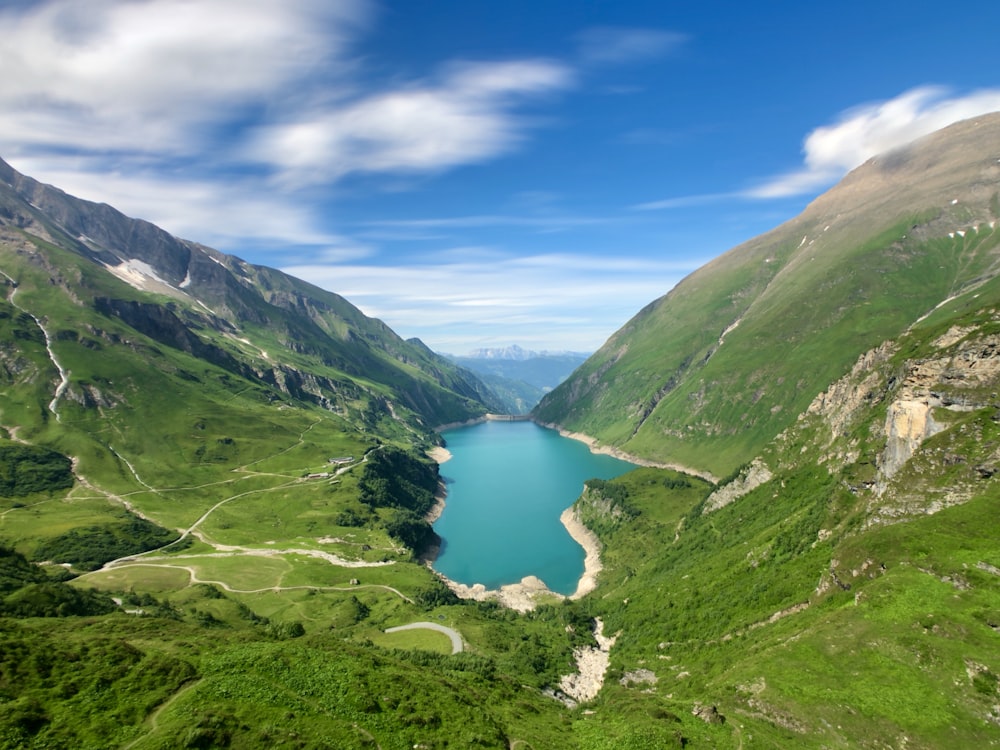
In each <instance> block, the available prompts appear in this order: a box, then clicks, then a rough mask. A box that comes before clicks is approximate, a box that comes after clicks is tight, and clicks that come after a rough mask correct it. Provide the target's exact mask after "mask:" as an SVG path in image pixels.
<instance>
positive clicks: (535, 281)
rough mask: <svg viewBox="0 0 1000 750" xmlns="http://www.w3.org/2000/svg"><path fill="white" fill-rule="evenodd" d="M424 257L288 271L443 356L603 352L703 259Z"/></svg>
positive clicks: (484, 253)
mask: <svg viewBox="0 0 1000 750" xmlns="http://www.w3.org/2000/svg"><path fill="white" fill-rule="evenodd" d="M427 261H428V262H425V263H422V264H408V265H398V264H394V265H393V266H392V267H385V266H379V265H366V264H353V265H352V264H344V265H337V266H329V265H326V264H305V265H297V266H288V267H286V268H284V269H283V270H285V271H286V272H288V273H291V274H293V275H295V276H299V277H301V278H307V279H310V280H311V281H312V282H313V283H315V284H318V285H319V286H322V287H325V288H328V289H331V290H335V291H337V292H338V293H339V294H343V295H344V296H346V297H347V298H348V299H350V300H351V301H352V302H354V303H355V304H357V305H358V306H359V307H361V309H362V310H364V311H365V313H367V314H368V315H372V316H374V317H378V318H381V319H382V320H384V321H385V322H386V323H388V324H389V325H390V326H391V327H392V328H393V329H394V330H396V331H398V332H399V333H400V334H401V335H404V336H414V335H420V336H421V337H422V338H424V340H425V341H426V342H427V343H428V344H430V345H431V346H433V347H434V348H436V349H438V350H441V351H449V352H452V353H456V354H461V353H464V352H466V351H468V350H470V349H472V348H475V347H479V346H498V345H507V344H510V343H514V342H517V343H519V344H521V345H522V346H532V345H537V346H536V348H549V349H569V350H577V351H587V350H593V349H596V348H597V347H598V346H600V345H601V344H602V343H603V342H604V340H605V339H606V338H607V336H608V334H609V332H610V331H612V330H614V329H615V328H617V327H619V326H621V325H622V324H624V323H625V322H626V321H627V320H628V319H629V318H631V317H632V316H633V315H634V314H635V312H636V311H637V310H638V309H639V308H641V307H642V306H643V305H645V304H647V303H648V302H649V301H650V300H652V299H655V298H657V297H659V296H661V295H662V294H664V293H666V292H667V291H668V290H669V289H670V288H672V287H673V286H674V285H675V284H676V283H677V281H679V280H680V279H681V278H682V277H683V276H685V275H686V274H687V273H689V272H690V271H692V270H694V268H695V267H697V266H698V265H700V262H701V261H699V260H688V261H684V262H669V261H656V260H650V259H648V258H639V257H622V256H613V257H612V256H606V257H599V258H595V257H591V256H583V255H575V254H574V255H569V254H537V255H530V256H522V257H516V256H512V255H510V254H508V253H504V252H502V251H499V250H496V249H491V248H455V249H454V251H453V252H448V251H444V252H442V253H440V254H436V255H435V256H434V257H432V258H428V259H427ZM417 321H419V324H417ZM417 326H419V327H417Z"/></svg>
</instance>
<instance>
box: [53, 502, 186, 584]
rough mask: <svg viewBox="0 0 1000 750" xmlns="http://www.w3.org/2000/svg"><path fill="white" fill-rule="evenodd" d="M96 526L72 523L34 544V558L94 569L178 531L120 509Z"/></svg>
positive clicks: (170, 538)
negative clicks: (36, 544) (76, 525)
mask: <svg viewBox="0 0 1000 750" xmlns="http://www.w3.org/2000/svg"><path fill="white" fill-rule="evenodd" d="M108 521H109V523H106V524H102V525H100V526H83V527H75V528H72V529H70V530H69V531H67V532H65V533H63V534H60V535H59V536H56V537H52V538H50V539H47V540H46V541H45V542H43V543H42V544H40V545H39V546H38V547H36V548H35V559H37V560H50V561H52V562H56V563H67V564H70V565H72V566H73V567H75V568H77V569H79V570H96V569H97V568H99V567H101V566H102V565H103V564H104V563H106V562H110V561H111V560H116V559H118V558H119V557H126V556H127V555H136V554H139V553H140V552H146V551H147V550H151V549H157V548H159V547H164V546H166V545H168V544H170V543H171V542H174V541H177V539H179V538H180V537H179V535H178V534H176V533H174V532H172V531H169V530H167V529H164V528H162V527H160V526H157V525H156V524H155V523H151V522H149V521H147V520H145V519H143V518H139V517H138V516H136V515H134V514H132V513H129V512H127V511H122V512H120V513H118V514H117V515H116V516H113V517H110V518H109V519H108Z"/></svg>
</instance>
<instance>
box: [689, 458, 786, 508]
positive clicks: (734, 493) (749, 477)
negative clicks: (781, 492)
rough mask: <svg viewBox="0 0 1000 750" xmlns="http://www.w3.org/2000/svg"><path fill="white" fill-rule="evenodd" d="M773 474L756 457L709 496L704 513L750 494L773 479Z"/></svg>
mask: <svg viewBox="0 0 1000 750" xmlns="http://www.w3.org/2000/svg"><path fill="white" fill-rule="evenodd" d="M773 476H774V474H773V473H771V470H770V469H769V468H767V464H765V463H764V462H763V461H762V460H761V459H760V458H755V459H754V460H753V461H752V462H751V463H750V466H748V467H747V468H746V470H745V471H744V472H743V473H742V474H740V476H738V477H737V478H736V479H734V480H733V481H732V482H729V483H728V484H726V485H724V486H722V487H720V488H719V489H717V490H716V491H715V492H713V493H712V494H711V495H709V496H708V500H706V501H705V507H704V509H703V510H702V513H711V512H712V511H715V510H718V509H719V508H724V507H726V506H727V505H729V504H730V503H732V502H735V501H737V500H739V499H740V498H741V497H743V496H744V495H748V494H750V493H751V492H753V491H754V490H755V489H757V488H758V487H760V486H761V485H762V484H764V483H765V482H769V481H771V478H772V477H773Z"/></svg>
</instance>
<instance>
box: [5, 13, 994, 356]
mask: <svg viewBox="0 0 1000 750" xmlns="http://www.w3.org/2000/svg"><path fill="white" fill-rule="evenodd" d="M998 26H1000V3H997V2H995V0H989V1H987V0H965V1H963V0H958V1H956V2H952V3H949V4H946V5H945V4H941V3H939V2H924V1H923V0H907V1H905V2H904V1H902V0H869V1H868V2H855V1H854V0H844V1H842V2H838V3H804V2H783V1H780V0H778V1H774V2H767V3H739V2H719V1H718V0H705V1H703V2H700V3H683V4H682V3H673V2H666V1H664V0H660V1H658V2H646V1H645V0H617V1H616V2H600V1H597V0H594V1H592V2H584V1H583V0H532V2H526V1H524V0H505V1H504V2H479V1H477V0H463V1H461V2H458V1H453V0H425V1H423V2H418V1H417V0H383V1H382V2H375V1H374V0H343V1H338V0H289V1H287V2H283V1H281V0H132V1H125V0H120V1H111V0H43V1H36V2H32V1H27V0H8V1H7V2H5V3H3V4H2V5H0V28H2V29H3V30H4V33H3V34H2V36H0V70H2V71H3V75H2V76H0V156H2V157H3V158H4V159H6V160H7V161H9V162H10V163H11V164H12V165H13V166H14V167H16V168H17V169H19V170H20V171H22V172H24V173H26V174H29V175H31V176H33V177H35V178H37V179H40V180H42V181H45V182H50V183H52V184H55V185H57V186H59V187H61V188H63V189H65V190H66V191H68V192H70V193H73V194H75V195H79V196H81V197H84V198H88V199H91V200H96V201H103V202H107V203H110V204H112V205H114V206H115V207H117V208H119V209H121V210H123V211H124V212H126V213H128V214H129V215H132V216H138V217H142V218H145V219H148V220H150V221H153V222H155V223H157V224H159V225H160V226H163V227H164V228H166V229H168V230H169V231H171V232H173V233H174V234H177V235H180V236H182V237H185V238H188V239H192V240H196V241H199V242H203V243H205V244H208V245H212V246H214V247H217V248H219V249H221V250H224V251H226V252H231V253H234V254H236V255H239V256H240V257H242V258H244V259H246V260H248V261H251V262H254V263H260V264H264V265H269V266H273V267H277V268H282V269H284V270H286V271H288V272H290V273H292V274H294V275H296V276H299V277H301V278H304V279H306V280H308V281H311V282H313V283H315V284H317V285H319V286H322V287H324V288H326V289H329V290H331V291H334V292H337V293H339V294H342V295H344V296H345V297H347V298H348V299H349V300H350V301H351V302H353V303H354V304H356V305H357V306H359V307H360V308H361V309H362V310H363V311H364V312H366V313H367V314H369V315H372V316H375V317H379V318H381V319H383V320H384V321H386V322H387V323H388V324H389V325H390V326H392V327H393V328H394V329H395V330H396V331H397V332H398V333H400V334H401V335H403V336H405V337H411V336H418V337H420V338H421V339H423V340H424V341H425V342H426V343H427V344H428V345H430V346H431V347H433V348H435V349H437V350H438V351H445V352H451V353H464V352H467V351H469V350H471V349H474V348H479V347H486V346H505V345H509V344H514V343H516V344H519V345H521V346H523V347H525V348H532V349H547V350H575V351H592V350H594V349H596V348H597V347H598V346H600V344H601V343H603V341H604V340H605V339H606V338H607V337H608V336H610V335H611V334H612V333H613V332H614V331H615V330H617V329H618V328H619V327H620V326H621V325H623V324H624V323H625V322H626V321H627V320H628V319H629V318H630V317H631V316H632V315H634V314H635V313H636V312H638V310H639V309H640V308H642V307H643V306H644V305H646V304H647V303H649V302H650V301H652V300H653V299H655V298H657V297H659V296H660V295H662V294H664V293H666V292H667V291H668V290H669V289H670V288H671V287H672V286H673V285H674V284H675V283H676V282H677V281H679V280H680V279H681V278H682V277H683V276H684V275H686V274H687V273H689V272H690V271H692V270H694V269H695V268H697V267H698V266H700V265H701V264H703V263H704V262H706V261H707V260H709V259H711V258H712V257H715V256H716V255H719V254H720V253H722V252H724V251H726V250H728V249H729V248H731V247H733V246H735V245H737V244H738V243H740V242H741V241H743V240H746V239H749V238H750V237H753V236H755V235H757V234H759V233H761V232H763V231H766V230H768V229H770V228H772V227H773V226H775V225H777V224H779V223H781V222H782V221H785V220H787V219H789V218H791V217H793V216H794V215H796V214H797V213H798V212H799V211H801V209H802V208H804V207H805V205H806V204H807V203H808V202H809V201H810V200H811V199H812V198H814V197H815V196H816V195H818V194H819V193H820V192H822V191H823V190H824V189H826V188H828V187H829V186H831V185H832V184H834V183H835V182H836V180H837V179H839V178H840V177H841V176H843V174H845V173H846V171H848V170H850V169H851V168H853V167H854V166H857V165H858V164H860V163H862V162H863V161H864V160H865V159H866V158H868V157H869V156H871V155H873V154H874V153H878V152H879V151H882V150H885V149H888V148H892V147H893V146H896V145H900V144H902V143H905V142H908V141H910V140H912V139H914V138H917V137H919V136H921V135H923V134H925V133H927V132H930V131H932V130H935V129H937V128H939V127H943V126H944V125H947V124H948V123H950V122H953V121H956V120H959V119H964V118H967V117H971V116H975V115H976V114H980V113H983V112H988V111H995V110H998V109H1000V64H998V63H997V58H996V52H995V49H996V46H995V43H994V39H993V37H994V36H995V29H996V28H998Z"/></svg>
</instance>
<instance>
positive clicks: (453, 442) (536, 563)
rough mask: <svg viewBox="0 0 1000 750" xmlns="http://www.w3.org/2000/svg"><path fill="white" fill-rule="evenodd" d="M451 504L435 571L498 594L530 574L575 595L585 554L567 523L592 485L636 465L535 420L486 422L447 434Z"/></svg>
mask: <svg viewBox="0 0 1000 750" xmlns="http://www.w3.org/2000/svg"><path fill="white" fill-rule="evenodd" d="M442 435H443V437H444V439H445V441H446V443H447V447H448V450H449V451H450V452H451V454H452V458H451V460H449V461H447V462H445V463H444V464H442V465H441V476H442V477H443V478H444V480H445V482H446V483H447V485H448V497H447V501H446V502H447V506H446V507H445V509H444V513H442V514H441V517H440V518H439V519H438V520H437V522H435V524H434V530H435V531H436V532H437V533H438V535H439V536H440V537H441V538H442V539H443V544H442V545H441V553H440V555H438V558H437V560H436V561H435V563H434V568H435V570H438V571H440V572H441V573H444V574H445V575H446V576H448V577H449V578H450V579H451V580H453V581H457V582H458V583H464V584H468V585H472V584H474V583H482V584H484V585H485V586H486V587H487V588H490V589H495V588H498V587H499V586H501V585H503V584H506V583H517V582H518V581H520V580H521V579H522V578H524V577H525V576H528V575H534V576H538V577H539V578H541V579H542V580H543V581H545V583H546V585H547V586H548V587H549V588H550V589H551V590H552V591H556V592H558V593H560V594H572V593H573V592H574V591H575V590H576V586H577V582H578V581H579V579H580V576H581V575H582V574H583V560H584V552H583V548H582V547H580V545H579V544H577V543H576V542H575V541H573V538H572V537H571V536H570V535H569V533H568V532H567V531H566V529H565V527H564V526H563V525H562V524H561V523H560V522H559V516H560V514H561V513H562V512H563V511H564V510H565V509H566V508H568V507H569V506H570V505H572V504H573V501H575V500H576V498H577V497H579V496H580V493H581V492H582V491H583V483H584V480H587V479H592V478H595V477H597V478H600V479H611V478H613V477H616V476H618V475H620V474H624V473H625V472H626V471H629V470H630V469H632V468H634V467H633V465H632V464H630V463H628V462H626V461H622V460H620V459H617V458H612V457H611V456H602V455H596V454H593V453H591V452H590V450H589V449H588V448H587V446H586V445H584V444H583V443H581V442H579V441H577V440H571V439H569V438H565V437H563V436H561V435H560V434H559V433H558V432H556V431H555V430H550V429H546V428H544V427H539V426H538V425H536V424H535V423H533V422H485V423H483V424H477V425H473V426H471V427H460V428H458V429H454V430H448V431H446V432H443V433H442Z"/></svg>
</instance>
